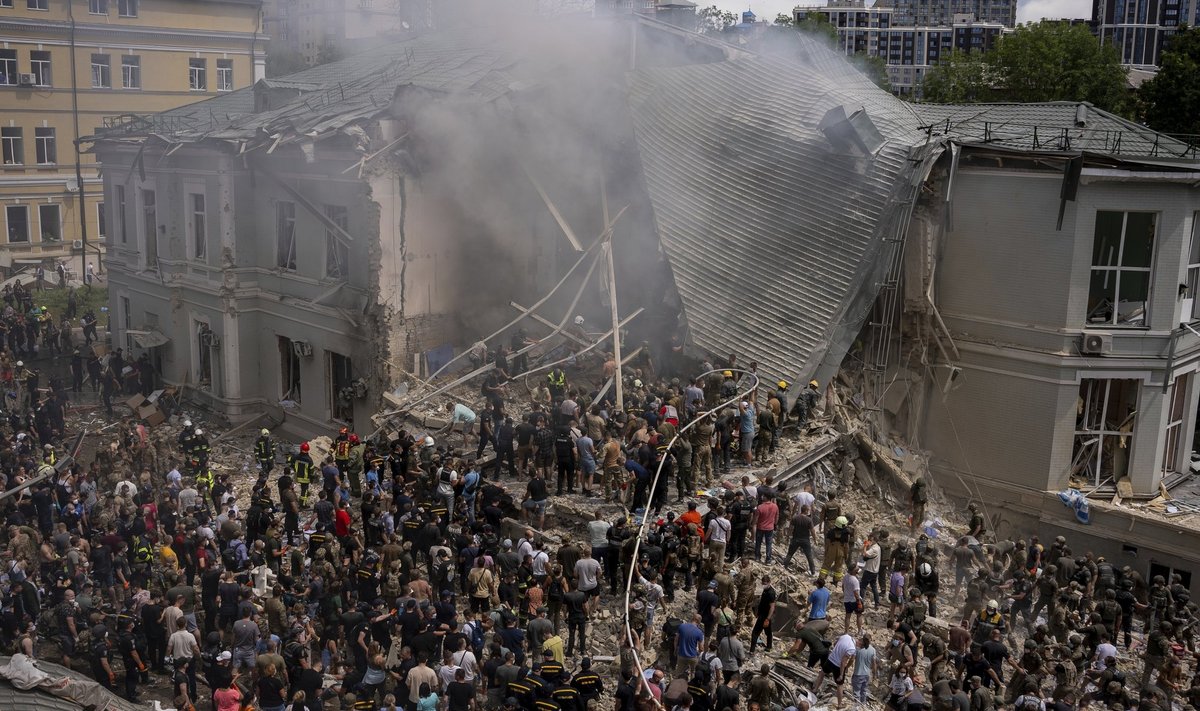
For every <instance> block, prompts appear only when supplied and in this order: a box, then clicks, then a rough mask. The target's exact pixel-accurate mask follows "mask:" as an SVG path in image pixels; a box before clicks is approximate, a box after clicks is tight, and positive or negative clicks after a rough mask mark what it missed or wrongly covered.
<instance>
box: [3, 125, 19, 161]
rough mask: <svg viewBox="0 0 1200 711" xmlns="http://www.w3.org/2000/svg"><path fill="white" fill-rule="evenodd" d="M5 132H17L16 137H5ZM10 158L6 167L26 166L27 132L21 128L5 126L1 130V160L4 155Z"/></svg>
mask: <svg viewBox="0 0 1200 711" xmlns="http://www.w3.org/2000/svg"><path fill="white" fill-rule="evenodd" d="M4 131H15V132H16V135H8V136H5V135H4ZM5 153H7V154H9V156H10V160H5V161H4V165H25V130H24V129H23V128H22V127H20V126H4V127H2V128H0V160H4V154H5Z"/></svg>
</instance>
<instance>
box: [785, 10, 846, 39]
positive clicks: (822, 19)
mask: <svg viewBox="0 0 1200 711" xmlns="http://www.w3.org/2000/svg"><path fill="white" fill-rule="evenodd" d="M794 26H795V28H796V29H797V30H800V31H801V32H807V33H808V34H810V35H812V36H814V37H820V38H822V39H827V40H829V43H830V44H835V43H836V42H837V39H838V31H837V28H836V27H834V26H833V23H832V22H830V21H829V15H826V14H825V13H823V12H810V13H808V14H806V15H805V16H804V19H803V20H801V21H800V22H797V23H794Z"/></svg>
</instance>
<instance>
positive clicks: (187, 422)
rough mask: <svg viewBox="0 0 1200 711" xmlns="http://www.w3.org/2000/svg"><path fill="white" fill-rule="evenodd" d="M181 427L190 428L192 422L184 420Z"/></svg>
mask: <svg viewBox="0 0 1200 711" xmlns="http://www.w3.org/2000/svg"><path fill="white" fill-rule="evenodd" d="M183 426H184V427H191V426H192V421H191V420H184V421H183Z"/></svg>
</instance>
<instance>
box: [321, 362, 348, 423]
mask: <svg viewBox="0 0 1200 711" xmlns="http://www.w3.org/2000/svg"><path fill="white" fill-rule="evenodd" d="M327 353H328V354H329V364H328V365H329V375H328V381H329V402H330V403H331V407H330V408H329V409H330V414H331V415H332V416H333V419H335V420H339V421H341V422H345V423H346V424H347V425H350V426H353V425H354V370H353V368H352V367H351V363H350V358H349V357H347V356H344V355H342V354H341V353H334V352H333V351H327Z"/></svg>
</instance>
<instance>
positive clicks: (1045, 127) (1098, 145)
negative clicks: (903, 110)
mask: <svg viewBox="0 0 1200 711" xmlns="http://www.w3.org/2000/svg"><path fill="white" fill-rule="evenodd" d="M1080 107H1083V108H1082V111H1081V110H1080ZM912 108H913V110H915V111H916V112H917V114H919V115H920V117H921V120H922V121H924V122H925V123H927V124H931V125H933V127H934V130H935V131H936V132H941V133H946V134H949V135H951V136H952V137H953V138H954V139H955V140H956V141H958V142H959V143H965V144H989V145H994V146H999V147H1002V148H1010V149H1017V150H1029V151H1033V150H1040V151H1090V152H1094V153H1104V154H1111V155H1116V156H1124V157H1130V158H1138V157H1148V158H1171V157H1191V158H1195V153H1194V150H1193V149H1190V148H1189V146H1188V145H1187V144H1186V143H1183V142H1181V141H1179V140H1176V139H1174V138H1171V137H1169V136H1166V135H1163V134H1161V133H1157V132H1155V131H1153V130H1151V129H1149V128H1147V127H1145V126H1141V125H1139V124H1136V123H1133V122H1132V121H1128V120H1126V119H1123V118H1121V117H1120V116H1117V115H1115V114H1111V113H1109V112H1107V111H1103V110H1101V109H1098V108H1096V107H1094V106H1092V105H1091V104H1088V103H1081V102H1078V101H1051V102H1045V103H1038V104H1012V103H997V104H962V105H947V104H912ZM1077 117H1078V118H1079V119H1082V125H1078V124H1077V123H1076V119H1077ZM1189 151H1192V152H1190V153H1189Z"/></svg>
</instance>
